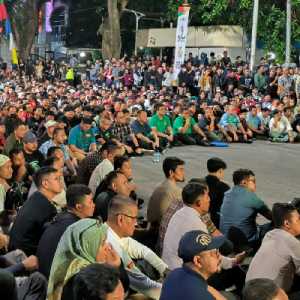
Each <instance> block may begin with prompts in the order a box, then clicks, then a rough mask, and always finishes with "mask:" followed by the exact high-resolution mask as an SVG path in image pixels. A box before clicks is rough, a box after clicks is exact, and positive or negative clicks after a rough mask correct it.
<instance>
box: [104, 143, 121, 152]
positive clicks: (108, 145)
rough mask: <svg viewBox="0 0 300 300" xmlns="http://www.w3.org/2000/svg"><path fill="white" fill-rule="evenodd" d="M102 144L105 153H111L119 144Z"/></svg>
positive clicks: (118, 147)
mask: <svg viewBox="0 0 300 300" xmlns="http://www.w3.org/2000/svg"><path fill="white" fill-rule="evenodd" d="M104 146H105V150H106V151H107V153H112V152H115V151H116V150H117V149H120V146H118V145H117V144H115V143H105V144H104V145H103V146H102V147H104ZM103 151H104V150H103Z"/></svg>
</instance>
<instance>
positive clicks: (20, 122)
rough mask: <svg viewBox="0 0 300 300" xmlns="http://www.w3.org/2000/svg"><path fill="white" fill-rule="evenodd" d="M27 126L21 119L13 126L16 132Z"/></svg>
mask: <svg viewBox="0 0 300 300" xmlns="http://www.w3.org/2000/svg"><path fill="white" fill-rule="evenodd" d="M23 125H24V126H27V125H26V123H24V122H23V121H21V120H20V119H16V120H15V122H14V125H13V128H14V130H16V129H17V128H18V127H20V126H23Z"/></svg>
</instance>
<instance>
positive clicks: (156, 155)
mask: <svg viewBox="0 0 300 300" xmlns="http://www.w3.org/2000/svg"><path fill="white" fill-rule="evenodd" d="M159 162H160V153H159V151H154V153H153V163H155V164H158V163H159Z"/></svg>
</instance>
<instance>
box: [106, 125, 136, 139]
mask: <svg viewBox="0 0 300 300" xmlns="http://www.w3.org/2000/svg"><path fill="white" fill-rule="evenodd" d="M111 131H112V135H113V137H114V138H116V139H117V140H118V141H120V142H121V143H124V144H126V143H127V142H128V140H129V139H130V134H132V130H131V127H130V125H129V124H114V125H113V127H112V129H111Z"/></svg>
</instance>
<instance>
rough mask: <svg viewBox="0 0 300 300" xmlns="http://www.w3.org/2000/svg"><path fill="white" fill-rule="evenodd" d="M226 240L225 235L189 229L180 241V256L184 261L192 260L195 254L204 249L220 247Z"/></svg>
mask: <svg viewBox="0 0 300 300" xmlns="http://www.w3.org/2000/svg"><path fill="white" fill-rule="evenodd" d="M225 241H226V238H225V237H224V236H218V237H212V236H210V235H209V234H207V233H206V232H204V231H201V230H193V231H189V232H187V233H185V234H184V236H183V237H182V238H181V240H180V242H179V247H178V256H179V257H180V258H182V260H183V261H184V262H191V261H193V259H194V256H195V255H197V254H199V253H201V252H203V251H208V250H213V249H219V248H220V247H221V246H222V245H223V244H224V243H225Z"/></svg>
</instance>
